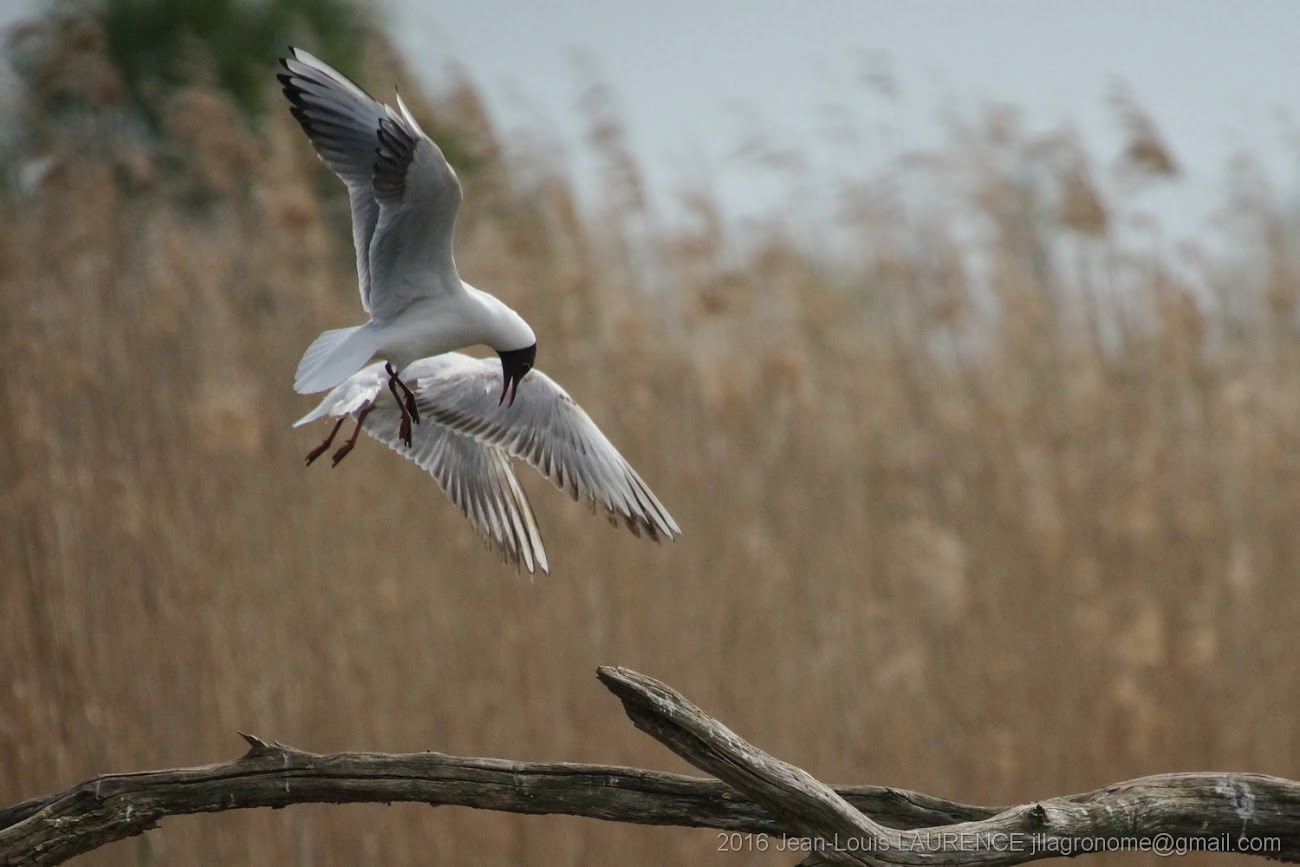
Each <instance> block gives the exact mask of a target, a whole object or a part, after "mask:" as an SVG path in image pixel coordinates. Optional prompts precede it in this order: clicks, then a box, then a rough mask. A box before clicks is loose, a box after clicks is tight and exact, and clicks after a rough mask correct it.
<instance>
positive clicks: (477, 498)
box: [362, 401, 550, 573]
mask: <svg viewBox="0 0 1300 867" xmlns="http://www.w3.org/2000/svg"><path fill="white" fill-rule="evenodd" d="M400 422H401V414H400V413H399V412H398V410H397V407H396V406H395V405H393V404H392V402H391V401H388V402H387V403H383V404H380V405H377V406H376V407H375V409H374V410H373V411H371V413H370V414H369V415H368V416H366V420H365V422H363V424H362V427H363V428H364V429H365V432H366V433H367V434H369V435H370V436H371V437H373V438H374V439H377V440H379V441H380V442H382V443H384V444H385V445H387V446H388V447H389V448H390V449H392V450H393V451H395V452H397V453H398V454H400V455H402V456H403V457H407V458H410V459H411V460H412V461H414V462H415V463H416V464H418V465H419V466H420V467H422V468H424V469H425V470H428V472H429V474H430V475H431V476H433V478H434V481H436V482H437V483H438V487H439V488H441V489H442V492H443V493H444V494H446V495H447V497H448V499H450V500H451V501H452V503H453V504H455V506H456V508H458V509H460V510H461V512H462V513H463V514H464V515H465V517H466V518H468V519H469V521H470V523H471V524H473V525H474V529H475V530H476V531H478V533H479V535H480V536H482V537H483V539H484V540H485V541H486V542H487V543H488V545H489V546H491V547H492V548H493V549H494V550H496V551H497V552H499V553H500V554H502V556H504V557H505V559H506V560H507V561H509V562H510V563H512V564H513V565H514V566H515V568H518V567H519V565H520V563H521V562H522V564H523V566H524V568H526V569H527V570H528V571H529V572H530V573H531V572H533V571H534V569H535V568H541V570H542V571H543V572H550V565H549V564H548V563H547V561H546V549H545V547H544V546H543V545H542V535H541V531H540V530H539V529H538V527H537V519H536V518H535V517H534V516H533V508H532V506H531V505H530V504H529V502H528V496H527V495H526V494H525V493H524V490H523V488H522V487H520V485H519V480H518V479H517V478H515V473H514V470H513V469H511V467H510V458H509V457H508V456H507V455H506V454H505V453H504V452H503V451H501V450H500V449H494V448H491V447H489V446H485V445H483V444H481V443H478V442H476V441H474V440H473V439H471V438H470V437H466V436H462V435H460V434H458V433H456V432H455V431H453V430H450V429H448V428H445V427H442V426H440V425H438V424H436V423H434V422H433V421H431V420H428V419H423V420H422V423H421V424H417V425H414V426H413V427H412V429H411V447H410V448H409V449H408V448H407V447H406V446H405V445H404V444H403V443H402V442H401V440H400V439H399V437H398V427H399V425H400Z"/></svg>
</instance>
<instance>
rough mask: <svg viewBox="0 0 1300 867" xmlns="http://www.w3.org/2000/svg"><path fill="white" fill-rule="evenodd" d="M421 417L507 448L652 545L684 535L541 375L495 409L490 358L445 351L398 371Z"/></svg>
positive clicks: (497, 384) (497, 369) (495, 380)
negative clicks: (412, 393) (510, 403)
mask: <svg viewBox="0 0 1300 867" xmlns="http://www.w3.org/2000/svg"><path fill="white" fill-rule="evenodd" d="M402 375H403V379H404V380H405V381H406V382H407V384H409V385H411V387H412V388H414V389H415V395H416V405H417V406H418V407H419V409H420V413H421V417H422V418H428V419H430V420H431V421H433V422H437V423H439V424H443V425H446V426H447V427H449V428H451V429H453V430H455V431H457V432H458V433H461V434H464V435H465V436H470V437H473V438H474V439H476V440H478V441H479V442H480V443H482V444H484V445H490V446H495V447H497V448H501V449H505V450H506V451H507V452H509V453H510V455H511V456H512V457H516V458H519V459H521V460H524V461H527V462H528V463H529V464H530V465H532V467H533V468H534V469H536V470H537V471H538V472H540V473H541V474H542V475H544V476H546V477H547V478H549V479H550V480H551V481H552V482H554V483H555V485H556V486H557V487H559V488H561V489H566V490H568V492H569V494H570V496H572V497H573V498H574V499H575V500H577V499H580V498H581V499H585V500H586V501H587V502H588V503H589V504H590V505H591V507H592V508H593V510H594V509H595V508H596V507H597V506H600V507H602V508H604V509H605V511H606V512H607V513H608V516H609V518H610V520H611V521H612V522H613V523H615V524H617V523H619V522H622V523H623V524H624V525H625V526H626V527H627V528H628V529H629V530H631V531H632V533H633V534H634V535H637V536H639V535H641V533H642V532H643V531H644V532H645V533H646V534H647V535H648V536H649V537H650V538H651V539H654V540H655V541H656V542H657V541H659V539H660V538H661V537H665V536H666V537H667V538H668V539H673V538H675V537H677V536H679V535H681V529H680V528H678V526H677V522H676V521H674V520H673V519H672V516H671V515H669V514H668V510H667V509H665V508H664V507H663V504H662V503H660V502H659V500H658V498H657V497H655V495H654V493H653V492H652V491H651V490H650V487H649V486H648V485H647V484H646V483H645V482H644V481H642V480H641V477H640V476H639V475H637V473H636V470H634V469H632V467H631V466H630V465H629V464H628V462H627V461H626V460H624V459H623V456H622V455H621V454H619V452H618V449H616V448H614V445H613V444H612V443H611V442H610V441H609V440H608V439H607V438H606V437H605V435H604V434H603V433H601V431H600V428H598V427H597V426H596V423H595V422H593V421H592V420H591V417H590V416H588V415H587V413H585V412H584V411H583V409H582V407H580V406H578V405H577V404H576V403H574V401H573V399H572V398H571V397H569V395H568V393H567V392H565V390H564V389H563V388H561V387H560V386H559V385H558V384H557V383H556V382H555V381H554V380H553V379H551V378H550V377H549V376H547V375H546V374H544V373H542V372H541V371H540V370H533V371H531V372H530V373H529V374H528V375H527V376H525V377H524V379H523V382H521V383H520V385H519V391H518V394H517V396H516V398H515V402H514V405H513V406H499V405H498V402H499V397H500V393H501V366H500V364H499V363H498V362H497V361H496V360H495V359H474V358H470V357H468V356H465V355H460V354H459V353H447V354H445V355H440V356H437V357H436V358H434V359H424V360H422V361H420V362H416V363H415V364H412V365H411V366H410V367H408V368H407V369H406V370H405V371H404V372H403V374H402Z"/></svg>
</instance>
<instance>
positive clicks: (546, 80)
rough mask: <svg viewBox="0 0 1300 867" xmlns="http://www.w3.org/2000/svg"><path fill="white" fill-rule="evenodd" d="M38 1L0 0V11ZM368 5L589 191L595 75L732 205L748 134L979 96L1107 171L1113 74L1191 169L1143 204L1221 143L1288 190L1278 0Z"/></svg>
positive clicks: (1117, 141) (842, 149) (820, 167)
mask: <svg viewBox="0 0 1300 867" xmlns="http://www.w3.org/2000/svg"><path fill="white" fill-rule="evenodd" d="M37 6H39V4H37V3H35V2H33V0H0V22H7V21H12V20H13V19H14V18H15V17H16V16H17V15H18V14H19V13H20V12H21V11H22V10H24V9H30V8H33V7H37ZM376 8H380V9H384V10H386V12H384V13H383V14H385V16H386V18H387V20H388V23H389V27H390V29H391V32H392V33H393V35H394V36H395V38H396V40H397V42H398V44H399V45H400V46H401V47H402V49H403V50H404V52H405V53H406V54H407V56H408V58H409V60H410V63H411V65H412V67H413V68H414V69H415V70H416V71H417V73H419V74H421V75H423V76H426V77H427V80H428V81H429V83H430V84H433V85H435V87H436V86H437V85H438V84H439V83H440V82H445V81H446V75H447V72H448V70H449V69H450V68H452V67H453V66H458V67H459V68H461V69H463V70H464V71H466V72H467V73H468V74H469V75H470V77H471V78H472V80H474V81H475V82H476V83H477V84H478V85H479V86H480V87H481V88H482V89H483V91H484V92H485V93H486V95H487V98H488V104H489V108H490V110H491V111H492V113H493V115H494V117H495V118H496V119H497V122H498V126H499V127H500V128H501V129H502V130H503V131H505V132H507V133H509V132H511V131H514V130H517V129H521V128H522V129H527V130H531V131H533V132H537V131H538V130H539V129H540V130H541V131H543V132H544V133H545V134H547V135H550V136H552V137H554V138H557V139H559V141H561V142H562V143H564V144H566V145H567V148H566V151H567V158H568V162H569V165H570V166H571V167H572V172H573V175H574V177H575V180H576V181H577V182H578V184H579V186H580V187H581V188H583V189H585V190H590V189H591V188H592V187H593V185H594V182H593V181H592V180H591V177H590V176H591V174H592V172H593V168H592V165H591V163H590V160H589V159H588V158H587V157H588V155H587V154H586V151H585V149H584V148H583V147H581V145H580V144H579V141H580V134H581V130H582V128H583V124H582V120H583V115H582V112H581V111H580V109H579V108H578V103H579V99H580V97H581V95H582V92H583V89H584V85H585V83H586V82H587V80H588V79H589V76H590V75H594V76H595V77H596V78H597V79H598V80H600V81H602V82H603V83H605V84H607V85H608V86H609V87H610V88H611V89H612V91H613V93H614V97H615V103H616V105H617V108H618V111H619V114H620V116H621V118H622V119H623V122H624V124H625V127H626V129H627V133H628V137H629V143H630V145H631V147H632V148H633V150H634V152H635V153H636V154H637V155H638V157H639V158H640V161H641V163H642V165H643V167H644V168H645V170H646V175H647V180H648V186H649V189H650V192H651V195H652V196H653V197H654V199H655V201H656V202H657V203H658V204H660V205H663V204H665V203H669V204H670V205H671V202H672V201H673V197H674V193H675V190H677V189H678V188H679V187H680V186H682V185H683V183H684V182H687V181H689V180H691V179H693V178H705V179H707V182H708V183H709V185H710V186H711V187H712V188H713V190H714V191H715V193H716V194H717V195H718V196H719V197H720V198H721V199H722V200H723V202H724V204H725V205H726V206H727V208H728V209H729V210H731V211H732V212H734V213H738V214H739V213H746V212H749V211H760V212H761V211H762V210H763V209H764V208H766V207H769V203H770V202H772V201H775V200H779V199H780V198H781V197H782V196H785V197H786V198H788V197H789V189H790V187H789V181H788V180H783V179H782V176H781V175H780V174H779V173H776V172H773V171H771V170H764V169H762V168H761V167H759V166H757V165H755V164H754V163H753V161H747V160H744V159H741V158H738V157H737V156H736V153H737V150H738V148H739V146H740V145H741V143H742V142H744V141H745V140H746V139H747V138H753V137H754V136H758V137H760V138H761V139H763V140H764V141H769V142H771V143H772V144H773V145H774V146H776V147H778V148H782V149H787V150H790V151H792V152H794V153H797V154H798V155H799V156H800V158H801V159H802V160H803V161H804V162H805V163H806V164H807V165H809V166H810V167H811V171H812V172H813V173H814V174H824V175H827V176H829V175H830V174H845V173H849V174H852V173H854V172H861V173H870V172H871V171H873V170H878V169H879V167H880V166H882V165H885V164H886V162H887V159H888V157H889V156H890V155H892V154H895V153H897V152H898V151H899V150H900V149H910V148H917V147H926V146H931V145H933V144H935V143H937V142H939V141H941V140H942V132H941V130H942V126H941V124H940V123H939V121H938V118H939V116H940V113H941V112H943V111H952V110H954V109H955V110H959V111H963V112H972V113H973V112H975V111H976V109H977V107H978V106H980V105H981V104H984V103H988V102H993V101H996V102H1005V103H1010V104H1012V105H1015V106H1017V107H1019V108H1021V109H1023V111H1024V115H1025V118H1026V120H1027V122H1028V124H1029V125H1030V127H1031V128H1033V129H1048V128H1055V127H1060V126H1063V125H1067V124H1068V125H1070V126H1072V127H1073V128H1075V129H1076V130H1078V131H1079V132H1080V133H1081V134H1082V136H1083V137H1084V139H1085V140H1086V142H1087V143H1088V145H1089V152H1090V153H1091V154H1092V155H1093V156H1094V157H1096V158H1098V159H1099V160H1100V161H1101V162H1102V164H1103V165H1104V164H1105V162H1106V161H1107V160H1111V159H1113V158H1114V157H1115V156H1116V155H1117V154H1118V149H1119V148H1120V146H1121V144H1122V136H1121V134H1120V127H1119V124H1118V123H1117V122H1116V118H1115V116H1114V114H1113V112H1112V111H1111V110H1110V109H1109V108H1108V105H1107V101H1106V95H1107V94H1108V93H1109V92H1110V91H1111V89H1112V88H1113V86H1114V84H1115V83H1116V82H1117V81H1118V82H1122V83H1124V84H1125V85H1126V86H1127V88H1128V90H1129V91H1130V92H1131V93H1132V95H1133V96H1134V97H1135V99H1136V100H1137V101H1138V103H1139V104H1140V105H1141V106H1143V107H1144V108H1145V109H1146V110H1147V111H1148V112H1149V113H1150V114H1151V115H1152V116H1153V117H1154V119H1155V120H1156V122H1157V125H1158V127H1159V129H1160V130H1161V132H1162V133H1163V134H1164V136H1165V138H1166V140H1167V141H1168V143H1169V144H1170V146H1171V147H1172V149H1173V152H1174V153H1175V155H1176V156H1177V158H1178V159H1179V161H1180V162H1181V164H1182V166H1183V167H1184V168H1185V169H1186V175H1185V177H1184V178H1183V179H1182V180H1180V181H1178V182H1177V184H1176V185H1174V186H1176V189H1174V190H1172V191H1165V192H1164V193H1161V194H1159V195H1160V196H1163V197H1164V198H1163V199H1158V200H1157V201H1155V202H1154V203H1153V207H1155V208H1157V209H1162V210H1163V211H1165V212H1167V213H1168V214H1170V219H1171V220H1174V221H1181V222H1183V223H1184V224H1185V225H1184V226H1182V227H1181V228H1186V229H1188V230H1189V231H1191V230H1193V229H1194V226H1193V221H1192V220H1191V218H1190V217H1189V215H1190V214H1192V213H1193V212H1197V211H1198V210H1208V208H1209V205H1210V203H1211V202H1212V201H1213V200H1215V198H1216V195H1217V194H1218V193H1217V191H1221V190H1222V188H1223V183H1222V181H1223V177H1224V173H1225V171H1226V166H1227V163H1228V160H1229V158H1230V156H1231V155H1232V154H1234V153H1235V152H1239V151H1243V150H1244V151H1247V152H1249V153H1250V154H1252V155H1253V156H1255V157H1256V158H1257V159H1259V160H1261V161H1262V162H1263V163H1264V164H1265V165H1266V166H1267V167H1268V171H1269V174H1270V176H1271V177H1272V178H1273V179H1274V180H1275V181H1276V183H1277V184H1278V186H1279V187H1280V189H1281V191H1282V192H1283V194H1284V195H1287V196H1289V197H1290V199H1291V200H1294V199H1296V198H1297V186H1298V180H1297V177H1298V174H1300V173H1298V171H1297V169H1298V168H1300V160H1298V159H1297V154H1300V150H1298V149H1297V143H1298V142H1300V134H1298V133H1297V109H1298V108H1300V85H1298V84H1297V81H1300V76H1298V75H1297V70H1298V69H1300V67H1298V66H1297V61H1296V57H1297V52H1296V46H1297V45H1298V44H1300V2H1294V0H1086V2H1080V0H979V2H957V0H952V2H939V0H906V2H904V0H893V2H887V0H802V2H797V3H796V2H786V0H734V2H728V0H658V2H656V3H646V2H644V0H575V2H548V3H535V2H521V0H439V2H436V3H430V2H427V0H382V2H381V3H380V4H378V5H377V6H376ZM580 55H581V56H583V57H585V58H586V59H587V60H586V61H585V62H586V63H587V67H586V68H587V69H588V72H583V71H582V69H583V68H584V67H583V66H582V65H581V64H580V63H579V62H578V60H577V58H578V57H579V56H580ZM327 59H328V58H327ZM871 69H884V70H886V71H887V72H888V73H889V74H890V75H891V76H892V78H893V80H894V81H895V82H896V84H897V86H898V96H897V98H896V99H894V100H892V101H890V100H887V99H885V98H884V97H882V96H881V95H880V94H879V93H876V92H873V91H872V90H871V89H870V88H869V87H867V86H866V85H865V84H864V83H863V81H862V79H863V76H864V73H865V72H866V71H869V70H871ZM372 84H374V83H372ZM374 86H375V87H378V85H374ZM379 92H382V91H379ZM435 92H436V91H435ZM845 127H848V128H852V129H853V130H855V131H856V133H857V136H858V138H857V139H856V141H855V144H854V145H853V146H852V147H847V146H845V145H844V144H843V142H841V143H840V144H839V145H838V146H837V145H836V144H835V143H834V135H835V132H836V130H839V129H841V128H845ZM1166 200H1167V201H1166Z"/></svg>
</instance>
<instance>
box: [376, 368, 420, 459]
mask: <svg viewBox="0 0 1300 867" xmlns="http://www.w3.org/2000/svg"><path fill="white" fill-rule="evenodd" d="M384 370H386V371H388V387H389V388H392V387H393V383H397V384H398V385H399V386H401V389H402V393H403V395H404V396H405V401H403V399H402V398H399V397H398V396H397V392H396V391H394V392H393V399H394V400H396V401H397V402H398V403H399V404H403V405H404V406H405V407H406V414H407V415H409V416H410V417H411V421H414V422H415V423H416V424H419V423H420V409H419V407H417V406H416V405H415V395H414V394H413V393H412V392H411V387H410V386H408V385H407V384H406V383H405V382H403V381H402V378H401V377H400V376H398V375H397V371H396V370H394V369H393V365H391V364H389V363H387V362H385V363H384ZM408 427H409V425H408ZM406 444H407V445H410V444H411V443H410V440H409V438H408V440H407V443H406Z"/></svg>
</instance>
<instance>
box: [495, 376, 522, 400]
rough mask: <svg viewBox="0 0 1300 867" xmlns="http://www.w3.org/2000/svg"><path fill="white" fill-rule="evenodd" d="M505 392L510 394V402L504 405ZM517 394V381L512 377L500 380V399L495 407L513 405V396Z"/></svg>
mask: <svg viewBox="0 0 1300 867" xmlns="http://www.w3.org/2000/svg"><path fill="white" fill-rule="evenodd" d="M506 392H510V402H509V403H506ZM518 392H519V380H518V379H516V378H515V377H513V376H509V377H505V376H503V377H502V378H501V398H500V399H499V400H498V401H497V406H501V404H503V403H505V404H506V406H514V405H515V395H516V394H518Z"/></svg>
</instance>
